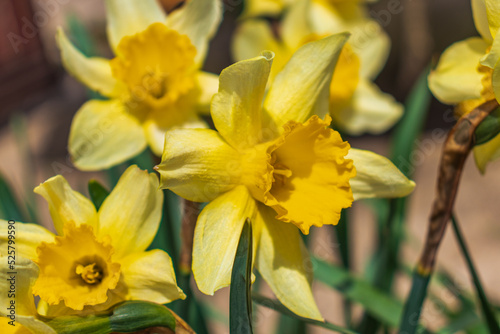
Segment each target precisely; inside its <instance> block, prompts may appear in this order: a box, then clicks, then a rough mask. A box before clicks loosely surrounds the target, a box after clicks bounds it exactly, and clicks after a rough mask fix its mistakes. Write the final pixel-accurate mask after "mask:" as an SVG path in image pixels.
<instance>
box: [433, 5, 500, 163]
mask: <svg viewBox="0 0 500 334" xmlns="http://www.w3.org/2000/svg"><path fill="white" fill-rule="evenodd" d="M471 5H472V11H473V16H474V23H475V25H476V29H477V31H478V32H479V34H480V35H481V37H470V38H467V39H466V40H463V41H460V42H456V43H454V44H452V45H451V46H449V47H448V49H446V50H445V52H444V53H443V54H442V55H441V58H440V59H439V63H438V65H437V67H436V68H435V69H434V70H433V71H432V72H431V73H430V75H429V88H430V89H431V91H432V93H433V94H434V96H436V98H437V99H438V100H440V101H441V102H443V103H446V104H454V105H457V107H456V110H457V113H458V114H459V115H463V114H464V113H468V112H470V111H471V110H472V109H474V108H475V107H477V106H479V105H480V104H482V103H484V102H486V101H488V100H493V99H497V100H498V101H500V63H499V62H498V60H499V58H500V34H498V29H499V28H500V3H499V2H498V1H494V0H472V1H471ZM499 157H500V135H497V136H496V137H495V138H493V139H492V140H490V141H489V142H487V143H485V144H482V145H479V146H476V147H474V158H475V160H476V165H477V166H478V168H479V170H480V171H481V172H483V173H484V171H485V169H486V165H487V164H488V162H490V161H492V160H495V159H498V158H499Z"/></svg>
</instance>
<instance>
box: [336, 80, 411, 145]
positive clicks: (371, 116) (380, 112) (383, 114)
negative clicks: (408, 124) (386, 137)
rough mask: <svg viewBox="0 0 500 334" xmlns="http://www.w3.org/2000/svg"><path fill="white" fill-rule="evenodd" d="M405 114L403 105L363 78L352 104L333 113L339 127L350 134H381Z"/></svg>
mask: <svg viewBox="0 0 500 334" xmlns="http://www.w3.org/2000/svg"><path fill="white" fill-rule="evenodd" d="M402 115H403V106H402V105H401V104H399V103H398V102H396V101H395V100H394V98H393V97H392V96H391V95H389V94H385V93H383V92H381V91H380V89H379V88H378V87H377V86H376V85H375V84H373V83H372V82H370V81H367V80H361V81H360V82H359V84H358V87H357V88H356V91H355V92H354V96H353V99H352V103H351V105H350V106H349V107H348V108H346V109H343V110H340V111H339V112H336V113H334V114H332V117H333V118H334V120H335V122H336V123H337V124H338V125H339V127H340V128H341V129H343V130H345V131H346V132H348V133H349V134H353V135H359V134H362V133H365V132H369V133H373V134H379V133H382V132H384V131H387V130H388V129H390V128H391V127H392V126H393V125H394V124H395V123H396V122H397V121H398V120H399V119H400V118H401V116H402Z"/></svg>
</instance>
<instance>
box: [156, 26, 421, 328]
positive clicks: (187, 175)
mask: <svg viewBox="0 0 500 334" xmlns="http://www.w3.org/2000/svg"><path fill="white" fill-rule="evenodd" d="M347 37H348V35H347V34H339V35H334V36H330V37H327V38H324V39H320V40H317V41H314V42H311V43H308V44H305V45H304V46H302V47H301V48H300V49H299V50H298V51H297V52H296V53H295V54H294V55H293V56H292V58H291V59H290V61H289V62H288V63H287V64H286V65H285V66H284V67H283V69H282V70H281V72H280V73H278V74H277V75H276V78H275V80H274V82H273V83H272V84H271V86H270V88H269V91H268V92H267V95H266V97H265V98H264V95H265V92H266V85H267V81H268V77H269V74H270V72H271V64H272V61H273V54H272V52H269V51H265V52H263V53H262V55H261V56H259V57H256V58H252V59H249V60H244V61H240V62H238V63H236V64H234V65H232V66H230V67H228V68H226V69H224V70H223V71H222V72H221V75H220V77H219V92H218V93H217V94H216V95H215V96H214V98H213V100H212V104H211V115H212V119H213V121H214V124H215V128H216V129H217V131H215V130H210V129H179V130H172V131H168V132H167V134H166V137H165V148H164V152H163V156H162V162H161V163H160V165H158V166H157V167H156V169H157V170H158V172H159V173H160V176H161V181H160V184H161V187H162V188H168V189H171V190H172V191H173V192H175V193H177V194H178V195H180V196H182V197H184V198H186V199H188V200H191V201H196V202H210V203H209V204H208V205H207V206H206V207H205V208H204V209H203V210H202V212H201V213H200V216H199V218H198V222H197V224H196V229H195V236H194V246H193V247H194V248H193V273H194V278H195V280H196V282H197V284H198V287H199V288H200V290H201V291H202V292H204V293H206V294H213V293H214V291H216V290H217V289H219V288H222V287H224V286H227V285H229V284H230V279H231V278H230V277H231V269H232V265H233V260H234V256H235V252H236V248H237V244H238V240H239V237H240V234H241V231H242V228H243V225H244V222H245V220H246V218H250V220H251V222H252V224H253V225H252V226H253V233H254V238H253V240H254V243H255V244H254V248H253V249H254V250H255V254H254V256H255V266H256V268H257V270H258V271H259V272H260V274H261V275H262V277H263V278H264V279H265V280H266V281H267V283H269V285H270V287H271V289H272V290H273V291H274V293H275V294H276V296H277V297H278V299H279V300H280V301H281V302H282V303H283V304H284V305H286V306H287V307H288V308H289V309H290V310H292V311H293V312H295V313H296V314H298V315H301V316H304V317H308V318H313V319H322V317H321V314H320V313H319V311H318V308H317V306H316V303H315V301H314V298H313V295H312V291H311V281H312V273H311V272H310V271H308V270H307V263H308V262H307V260H308V253H307V250H306V248H305V246H304V244H303V242H302V239H301V237H300V233H299V231H302V232H303V233H305V234H307V233H309V229H310V227H311V226H322V225H325V224H337V222H338V220H339V217H340V212H341V210H342V209H343V208H347V207H349V206H351V203H352V201H353V199H358V198H366V197H374V196H405V195H407V194H409V193H410V192H411V191H412V190H413V188H414V183H413V182H412V181H410V180H408V179H407V178H405V177H404V176H403V175H402V174H401V172H399V170H398V169H397V168H396V167H395V166H394V165H392V164H391V163H390V162H389V161H388V160H387V159H385V158H383V157H381V156H379V155H376V154H374V153H372V152H368V151H362V150H354V149H350V146H349V144H348V143H347V142H345V141H343V140H342V138H341V137H340V135H339V133H338V132H336V131H334V130H332V129H331V128H329V124H330V121H331V118H330V116H328V104H329V100H328V94H329V86H330V81H331V78H332V73H333V69H334V67H335V63H336V62H337V58H338V55H339V53H340V50H341V49H342V46H343V44H344V43H345V41H346V39H347ZM355 175H356V176H355Z"/></svg>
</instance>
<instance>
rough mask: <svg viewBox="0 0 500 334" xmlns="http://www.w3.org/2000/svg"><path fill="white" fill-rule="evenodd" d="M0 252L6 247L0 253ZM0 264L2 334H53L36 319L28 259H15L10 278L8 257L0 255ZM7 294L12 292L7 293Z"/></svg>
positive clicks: (32, 269)
mask: <svg viewBox="0 0 500 334" xmlns="http://www.w3.org/2000/svg"><path fill="white" fill-rule="evenodd" d="M3 223H6V222H2V224H3ZM4 249H7V247H5V248H3V249H2V250H4ZM11 259H12V258H11ZM0 261H1V262H0V290H1V291H2V294H1V295H0V332H1V333H2V334H32V333H35V334H56V331H55V330H54V329H52V327H50V326H49V325H47V324H45V323H44V322H43V321H41V320H40V319H39V318H38V313H37V311H36V306H35V299H34V297H33V292H32V289H33V285H34V284H35V281H36V279H37V278H38V274H39V269H38V266H37V265H36V264H35V263H34V262H33V261H31V260H29V259H26V258H23V257H20V256H16V260H15V265H14V267H15V271H14V272H15V274H14V275H13V274H12V272H13V270H12V268H10V267H9V265H8V263H9V258H8V257H7V256H0ZM13 276H14V277H13ZM12 286H14V288H13V287H12ZM9 291H13V293H12V294H10V293H9ZM12 301H13V302H14V304H13V303H12Z"/></svg>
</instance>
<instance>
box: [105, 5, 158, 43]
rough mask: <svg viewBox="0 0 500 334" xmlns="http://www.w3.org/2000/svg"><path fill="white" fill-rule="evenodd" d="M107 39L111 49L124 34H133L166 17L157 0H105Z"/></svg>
mask: <svg viewBox="0 0 500 334" xmlns="http://www.w3.org/2000/svg"><path fill="white" fill-rule="evenodd" d="M106 16H107V20H106V21H107V26H106V30H107V33H108V41H109V44H110V45H111V48H112V49H113V50H116V47H117V46H118V43H119V42H120V40H121V39H122V38H123V37H124V36H129V35H134V34H137V33H138V32H141V31H143V30H145V29H146V28H147V27H148V26H149V25H151V24H152V23H155V22H161V23H165V22H166V20H167V17H166V15H165V13H164V11H163V9H162V8H161V6H160V4H159V3H158V1H157V0H141V1H135V0H125V1H124V0H106Z"/></svg>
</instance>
